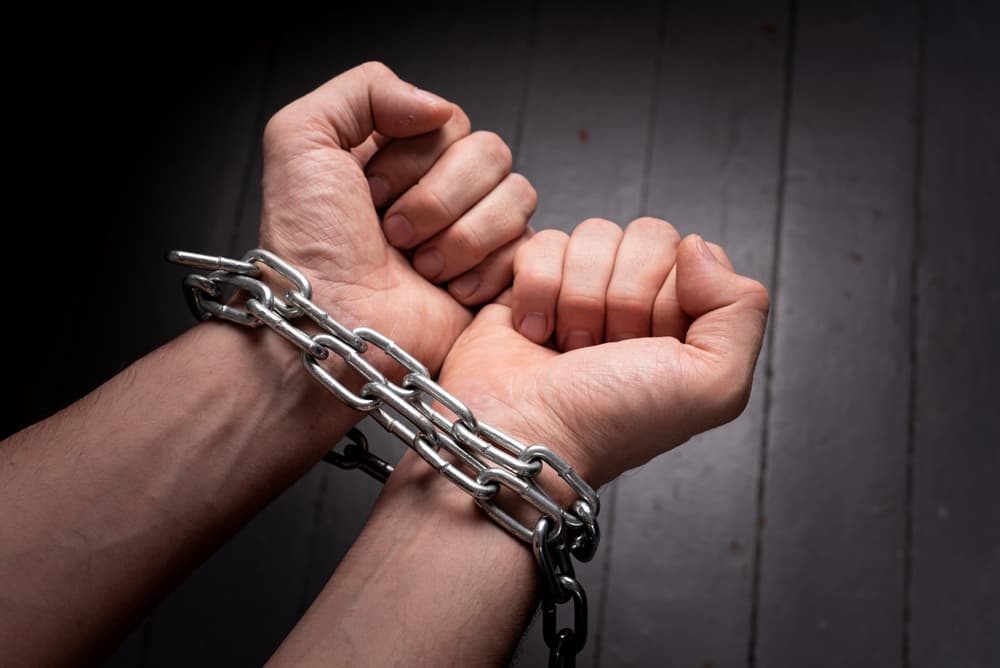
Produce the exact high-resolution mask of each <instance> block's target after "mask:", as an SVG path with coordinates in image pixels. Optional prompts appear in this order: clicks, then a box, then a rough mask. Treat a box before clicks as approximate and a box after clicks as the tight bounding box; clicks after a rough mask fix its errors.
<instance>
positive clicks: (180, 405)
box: [0, 323, 356, 665]
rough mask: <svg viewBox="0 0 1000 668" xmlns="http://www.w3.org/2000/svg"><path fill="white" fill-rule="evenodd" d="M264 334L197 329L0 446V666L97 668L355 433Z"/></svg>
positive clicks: (348, 417) (212, 326)
mask: <svg viewBox="0 0 1000 668" xmlns="http://www.w3.org/2000/svg"><path fill="white" fill-rule="evenodd" d="M263 334H267V332H250V331H248V330H243V329H240V328H236V327H232V326H227V325H221V324H216V323H206V324H204V325H200V326H198V327H196V328H194V329H192V330H191V331H189V332H188V333H186V334H184V335H183V336H181V337H179V338H178V339H176V340H175V341H173V342H171V343H169V344H167V345H165V346H164V347H162V348H160V349H159V350H157V351H155V352H153V353H151V354H150V355H147V356H146V357H144V358H143V359H141V360H139V361H138V362H136V363H135V364H134V365H132V366H131V367H130V368H129V369H127V370H126V371H125V372H123V373H121V374H119V375H118V376H116V377H115V378H113V379H112V380H110V381H108V382H107V383H105V384H104V385H103V386H101V387H100V388H98V389H96V390H95V391H94V392H92V393H91V394H90V395H88V396H87V397H85V398H84V399H82V400H81V401H79V402H78V403H76V404H73V405H72V406H70V407H68V408H66V409H65V410H63V411H61V412H60V413H58V414H56V415H54V416H52V417H51V418H49V419H47V420H45V421H43V422H41V423H38V424H36V425H33V426H32V427H29V428H28V429H25V430H24V431H22V432H20V433H18V434H15V435H14V436H12V437H11V438H9V439H7V440H6V441H4V442H3V443H2V444H0V507H2V508H3V509H4V518H3V521H2V522H0V619H2V620H3V623H2V624H0V634H2V635H0V646H2V647H4V648H5V650H4V655H5V657H6V659H8V660H11V661H12V663H13V664H14V665H42V664H49V663H57V662H58V663H63V662H69V661H73V662H79V661H81V660H84V659H89V660H94V659H96V658H99V657H100V656H101V655H102V653H104V652H105V651H106V650H108V649H109V647H106V646H105V643H107V642H114V639H116V638H117V637H118V635H119V634H120V633H121V632H122V631H123V630H124V629H125V628H127V626H128V625H129V623H130V622H131V621H132V620H133V619H134V618H135V617H137V616H138V614H139V613H140V612H141V611H142V610H143V609H144V608H145V607H146V606H147V605H149V604H150V603H151V602H153V601H154V600H155V599H156V598H157V597H159V596H160V595H161V594H162V593H164V592H165V591H166V590H167V589H169V587H170V586H171V585H173V584H174V583H175V582H176V581H177V580H178V579H179V578H180V577H182V576H183V575H184V574H186V573H187V572H188V571H189V570H190V569H192V568H193V567H194V566H195V565H197V564H198V563H199V562H200V561H201V560H202V559H204V558H205V557H206V556H207V555H208V554H209V553H211V551H213V550H214V549H215V548H216V547H218V546H219V545H220V544H221V543H222V542H223V541H224V540H225V539H226V538H228V537H229V536H230V535H232V534H233V533H234V532H235V531H236V529H237V528H238V527H239V526H240V525H241V524H242V523H243V522H245V521H246V520H247V519H248V518H249V517H250V516H251V515H252V514H253V513H255V512H256V511H257V510H259V509H260V508H261V507H262V506H263V505H264V504H265V503H266V502H267V501H268V500H270V499H271V498H272V497H273V496H275V495H276V494H277V493H278V492H279V491H280V490H282V489H284V488H285V487H287V486H288V485H290V484H291V482H293V481H294V480H295V479H296V478H297V477H298V476H300V475H301V474H302V473H303V472H304V471H306V470H307V469H308V467H309V466H310V465H311V464H312V463H314V462H315V461H316V460H317V459H318V458H319V457H321V456H322V454H323V452H325V450H326V449H328V448H329V447H330V444H331V442H332V441H331V439H332V438H336V437H337V435H339V434H343V433H344V432H346V430H347V429H348V428H349V427H350V426H351V425H352V424H353V423H354V422H355V421H356V416H355V415H352V414H351V411H349V410H348V409H346V408H343V407H339V406H337V405H336V404H335V403H334V404H333V405H331V402H327V401H323V400H324V399H325V397H323V396H322V395H321V393H318V392H317V391H316V388H315V387H314V384H313V383H312V382H311V380H310V379H309V378H307V377H304V374H303V373H302V372H301V371H300V370H299V369H298V368H295V367H296V366H300V364H299V362H298V360H297V359H295V358H294V356H293V355H291V354H290V353H291V351H290V350H287V349H286V348H287V346H279V345H277V344H279V343H282V342H280V341H273V340H272V338H273V337H265V336H262V335H263ZM321 402H322V403H321ZM317 416H323V417H322V421H321V422H320V421H319V420H317Z"/></svg>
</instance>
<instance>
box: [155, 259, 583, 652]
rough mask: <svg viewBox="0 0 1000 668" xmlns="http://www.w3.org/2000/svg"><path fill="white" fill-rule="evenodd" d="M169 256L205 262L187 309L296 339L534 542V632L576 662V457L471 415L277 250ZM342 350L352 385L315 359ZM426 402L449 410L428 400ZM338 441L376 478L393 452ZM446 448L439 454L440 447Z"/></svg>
mask: <svg viewBox="0 0 1000 668" xmlns="http://www.w3.org/2000/svg"><path fill="white" fill-rule="evenodd" d="M167 259H168V260H169V261H170V262H173V263H176V264H182V265H187V266H191V267H197V268H199V269H203V270H209V271H210V273H209V274H207V275H202V274H191V275H189V276H187V277H186V278H185V279H184V286H185V296H186V297H187V301H188V306H189V307H190V309H191V311H192V313H193V314H194V316H195V318H197V319H198V320H207V319H208V318H211V317H212V316H215V317H218V318H221V319H223V320H229V321H231V322H235V323H237V324H239V325H243V326H247V327H258V326H260V325H266V326H267V327H270V328H271V329H273V330H274V331H275V332H277V333H278V334H279V335H280V336H282V337H283V338H285V339H286V340H288V341H289V342H290V343H291V344H292V345H294V346H295V347H296V348H298V349H299V351H300V353H301V357H302V363H303V365H304V366H305V368H306V370H307V371H308V372H309V373H310V374H311V375H312V376H313V377H314V378H315V379H316V380H317V381H318V382H319V383H320V384H321V385H322V386H323V387H325V388H326V389H327V390H328V391H329V392H330V393H331V394H333V395H334V396H335V397H336V398H337V399H339V400H340V401H342V402H343V403H344V404H346V405H347V406H350V407H351V408H353V409H355V410H358V411H361V412H364V413H367V414H368V415H370V416H371V417H372V418H373V419H374V420H375V421H376V422H377V423H378V424H379V425H381V426H382V428H383V429H385V430H386V431H387V432H389V433H390V434H392V435H393V436H395V437H396V438H398V439H399V440H400V441H402V442H403V443H405V444H406V446H407V447H409V448H410V449H412V450H414V451H415V452H416V453H417V454H418V455H419V456H420V457H421V458H422V459H423V460H424V461H425V462H427V463H428V464H429V465H430V466H431V467H433V468H434V469H435V470H436V471H438V473H440V474H441V475H443V476H444V477H445V478H447V479H448V480H450V481H451V482H452V483H454V484H455V485H456V486H458V488H459V489H461V490H462V491H463V492H465V493H466V494H468V495H470V496H471V497H472V498H473V499H474V500H475V502H476V503H477V504H478V505H479V507H480V508H482V509H483V511H485V512H486V514H487V515H488V516H489V517H490V518H491V519H493V521H495V522H496V523H497V524H499V525H500V526H501V527H503V528H504V529H506V530H507V531H509V532H510V533H511V534H513V535H514V536H516V537H518V538H519V539H521V540H522V541H525V542H526V543H528V544H530V545H531V547H532V552H533V554H534V556H535V562H536V563H537V564H538V567H539V570H540V572H541V578H542V584H543V587H542V634H543V636H544V638H545V644H546V645H547V646H548V647H549V666H573V665H575V662H576V655H577V654H578V653H579V652H580V650H581V649H583V646H584V644H585V643H586V642H587V597H586V594H585V593H584V590H583V586H582V585H581V584H580V582H579V581H578V580H577V579H576V575H575V574H574V571H573V561H572V558H573V557H575V558H576V559H578V560H580V561H590V560H591V559H592V558H593V557H594V554H595V552H596V550H597V545H598V543H599V541H600V531H599V528H598V524H597V514H598V512H599V511H600V499H599V497H598V495H597V492H595V491H594V490H593V488H591V487H590V485H588V484H587V483H586V482H585V481H584V480H583V479H582V478H581V477H580V476H579V475H578V474H577V473H576V471H574V470H573V468H572V467H571V466H570V465H569V463H567V462H566V461H565V460H564V459H562V458H561V457H560V456H559V455H558V454H556V453H555V451H553V450H551V449H550V448H548V447H546V446H543V445H531V446H528V445H525V444H524V443H521V442H520V441H518V440H517V439H515V438H513V437H511V436H509V435H508V434H505V433H504V432H502V431H500V430H499V429H497V428H496V427H493V426H490V425H488V424H486V423H485V422H482V421H480V420H478V419H477V418H476V416H475V415H474V414H473V412H472V411H471V410H470V409H469V408H468V407H467V406H466V405H465V404H463V403H462V402H461V401H460V400H459V399H458V398H456V397H455V396H453V395H452V394H451V393H449V392H448V391H447V390H446V389H445V388H443V387H442V386H441V385H439V384H438V383H437V382H436V381H434V379H433V378H431V376H430V373H429V371H428V370H427V368H426V367H425V366H424V365H423V364H421V363H420V362H419V361H418V360H417V359H415V358H414V357H413V356H412V355H410V354H409V353H408V352H406V351H405V350H404V349H403V348H401V347H400V346H399V345H397V344H396V343H395V342H394V341H393V340H392V339H390V338H388V337H386V336H385V335H383V334H380V333H379V332H377V331H375V330H373V329H368V328H366V327H359V328H357V329H353V330H352V329H350V328H348V327H346V326H345V325H343V324H342V323H340V322H338V321H337V320H336V319H334V318H333V317H332V316H330V315H329V314H328V313H326V312H325V311H323V310H322V309H321V308H320V307H319V306H317V305H316V304H315V303H313V302H312V286H311V285H310V283H309V280H308V279H307V278H306V277H305V276H304V275H303V274H302V273H301V272H299V271H298V270H297V269H295V268H294V267H292V266H291V265H289V264H288V263H287V262H285V261H284V260H282V259H280V258H279V257H277V256H276V255H274V254H273V253H270V252H268V251H266V250H262V249H259V248H258V249H254V250H251V251H250V252H248V253H247V254H246V255H244V256H243V257H242V258H241V259H239V260H234V259H231V258H225V257H216V256H210V255H201V254H198V253H188V252H184V251H171V252H169V253H168V254H167ZM261 265H263V266H266V267H268V268H270V269H271V270H273V271H274V272H275V273H277V274H278V275H279V276H281V277H282V278H283V279H285V280H286V281H287V282H288V283H289V284H290V285H291V287H290V288H289V289H287V290H286V292H285V294H284V296H283V297H278V296H276V295H275V294H274V292H273V291H272V290H271V288H270V287H268V285H267V284H266V283H264V282H263V281H262V280H261V276H262V271H261ZM227 288H228V289H236V290H239V291H242V292H245V293H246V295H247V298H246V300H245V301H244V302H243V303H242V304H241V305H233V304H232V303H226V302H227V300H226V299H224V298H223V292H224V291H225V290H226V289H227ZM299 318H305V319H306V320H307V321H311V322H312V323H314V324H315V325H316V326H317V327H318V328H319V329H320V330H321V331H320V332H318V333H315V334H310V333H308V332H306V331H305V330H303V329H301V328H299V327H297V326H296V325H294V324H292V321H293V320H296V319H299ZM370 346H372V347H375V348H378V349H379V350H381V351H382V352H383V353H385V354H386V355H388V356H389V357H390V358H392V359H393V360H394V361H395V362H396V363H398V364H399V365H400V366H402V367H403V368H404V369H405V370H406V372H407V373H406V375H405V376H404V378H403V380H402V382H401V384H398V385H397V384H396V383H394V382H392V381H390V380H389V379H388V378H386V376H385V375H384V374H382V373H381V372H380V371H379V370H378V369H376V368H375V366H374V365H373V364H372V363H371V362H369V361H368V360H367V359H365V357H364V353H365V352H366V351H368V350H369V347H370ZM331 352H332V353H334V354H335V355H336V356H337V357H339V358H341V359H343V360H344V361H345V362H346V363H347V365H348V366H349V367H350V368H351V369H353V370H354V371H355V372H357V373H358V374H359V375H360V376H361V377H362V378H363V380H364V385H363V386H362V388H361V391H360V392H359V393H355V392H352V391H351V390H350V389H349V388H348V387H347V386H345V385H344V384H343V383H342V382H341V381H339V380H337V379H336V378H335V377H334V376H333V375H332V374H331V373H330V372H329V371H327V370H326V369H325V368H324V367H323V366H322V364H321V362H322V361H323V360H326V359H328V358H329V357H330V353H331ZM434 402H437V403H438V404H440V405H441V406H443V407H444V408H445V409H446V410H447V411H449V412H450V413H452V415H453V417H449V416H447V415H445V414H444V413H442V412H440V411H438V410H437V409H436V408H434ZM347 439H348V441H349V443H348V444H347V445H346V446H345V447H344V449H343V452H337V451H336V450H331V451H330V452H329V453H327V455H326V456H324V457H323V459H324V460H325V461H327V462H329V463H331V464H333V465H335V466H338V467H340V468H345V469H350V468H357V469H360V470H362V471H364V472H365V473H367V474H368V475H370V476H372V477H373V478H375V479H376V480H378V481H380V482H385V481H386V479H387V478H388V477H389V475H390V474H391V473H392V471H393V467H392V465H391V464H389V463H388V462H386V461H385V460H383V459H380V458H379V457H378V456H376V455H375V454H373V453H371V452H369V450H368V441H367V439H366V438H365V436H364V434H362V433H361V432H360V431H359V430H357V429H351V430H350V432H348V434H347ZM442 450H443V451H444V452H445V453H447V454H448V455H451V457H450V458H449V457H446V456H445V455H444V454H443V453H442V452H441V451H442ZM544 465H548V466H549V467H551V468H552V469H553V470H554V471H555V472H556V474H557V475H558V476H559V477H560V478H562V480H563V481H564V482H565V483H566V484H567V485H568V486H569V488H570V489H571V490H572V491H573V493H574V494H575V495H576V499H575V500H574V501H573V502H572V503H571V504H569V506H568V507H566V508H562V507H560V506H559V505H558V504H557V503H556V502H555V501H553V500H552V497H551V496H549V495H548V494H547V493H546V492H545V490H543V489H542V488H541V487H540V486H539V485H538V484H537V483H536V480H535V479H536V477H537V476H538V474H539V473H540V472H541V470H542V467H543V466H544ZM501 487H507V488H510V489H511V490H513V491H515V492H516V493H517V494H518V495H519V496H520V497H521V498H522V499H524V500H525V501H527V502H528V503H529V504H530V505H531V506H533V507H534V508H535V509H537V510H538V511H540V512H541V517H540V518H539V519H538V521H537V523H536V524H535V526H534V527H533V528H529V527H527V526H525V525H524V524H523V523H522V522H520V521H519V520H517V519H516V518H514V517H513V516H512V515H511V514H510V513H508V512H507V511H506V510H504V509H503V508H501V507H500V506H499V505H498V504H497V503H496V500H495V499H496V496H497V494H499V492H500V489H501ZM570 602H572V611H573V625H572V626H566V627H563V628H561V629H558V630H557V626H558V620H557V615H556V611H557V608H558V607H559V606H560V605H563V604H567V607H569V606H568V604H569V603H570Z"/></svg>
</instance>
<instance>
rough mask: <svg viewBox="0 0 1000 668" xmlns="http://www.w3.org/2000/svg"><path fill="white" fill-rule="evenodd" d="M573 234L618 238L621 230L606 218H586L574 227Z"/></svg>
mask: <svg viewBox="0 0 1000 668" xmlns="http://www.w3.org/2000/svg"><path fill="white" fill-rule="evenodd" d="M573 234H574V236H575V235H577V234H582V235H593V236H601V237H607V236H619V235H621V234H622V228H620V227H618V224H617V223H613V222H611V221H610V220H607V219H606V218H588V219H587V220H585V221H583V222H582V223H580V224H579V225H577V226H576V229H575V230H573Z"/></svg>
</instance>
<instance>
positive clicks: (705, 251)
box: [695, 236, 719, 264]
mask: <svg viewBox="0 0 1000 668" xmlns="http://www.w3.org/2000/svg"><path fill="white" fill-rule="evenodd" d="M695 239H696V240H697V241H696V242H695V243H696V244H697V246H698V250H699V251H701V254H702V255H704V256H705V257H706V258H708V259H710V260H711V261H712V262H715V263H716V264H718V263H719V258H717V257H715V253H713V252H712V249H711V248H709V247H708V244H706V243H705V240H704V239H702V238H701V237H699V236H695Z"/></svg>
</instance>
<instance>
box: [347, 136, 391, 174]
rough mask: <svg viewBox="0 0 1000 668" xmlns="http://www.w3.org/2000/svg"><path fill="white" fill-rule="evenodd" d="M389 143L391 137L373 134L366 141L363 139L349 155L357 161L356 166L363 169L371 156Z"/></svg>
mask: <svg viewBox="0 0 1000 668" xmlns="http://www.w3.org/2000/svg"><path fill="white" fill-rule="evenodd" d="M391 141H392V137H386V136H385V135H382V134H379V133H378V132H373V133H371V134H370V135H368V139H365V140H364V141H363V142H361V144H360V145H358V146H355V147H354V148H352V149H351V155H353V156H354V159H355V160H357V161H358V166H359V167H361V168H364V166H365V165H367V164H368V161H369V160H371V159H372V156H373V155H375V154H376V153H377V152H378V151H379V149H381V148H382V147H383V146H385V145H386V144H388V143H389V142H391Z"/></svg>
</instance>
